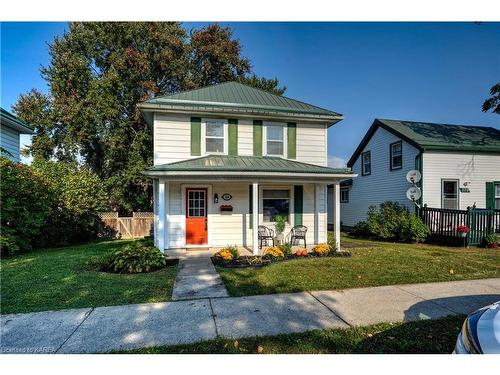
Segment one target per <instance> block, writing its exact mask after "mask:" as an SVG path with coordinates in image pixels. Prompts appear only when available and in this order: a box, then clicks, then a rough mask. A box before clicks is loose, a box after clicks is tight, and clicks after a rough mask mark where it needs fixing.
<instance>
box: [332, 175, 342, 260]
mask: <svg viewBox="0 0 500 375" xmlns="http://www.w3.org/2000/svg"><path fill="white" fill-rule="evenodd" d="M333 186H334V188H335V189H334V192H333V193H334V197H335V198H334V201H335V203H334V206H333V217H334V218H335V223H334V228H333V229H334V231H335V247H336V248H337V251H340V182H339V181H336V182H335V183H334V184H333Z"/></svg>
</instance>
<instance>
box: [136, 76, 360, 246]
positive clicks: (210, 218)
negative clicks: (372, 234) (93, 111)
mask: <svg viewBox="0 0 500 375" xmlns="http://www.w3.org/2000/svg"><path fill="white" fill-rule="evenodd" d="M139 108H140V109H141V111H142V112H143V114H144V116H145V119H146V121H147V122H148V124H150V125H151V126H153V134H154V150H153V152H154V165H153V166H152V167H151V168H150V169H149V170H147V171H146V172H145V173H146V175H148V176H149V177H151V178H152V179H153V181H154V184H153V187H154V213H155V228H154V229H155V242H156V245H157V246H158V247H159V248H160V249H161V250H164V249H178V248H188V247H189V248H195V247H201V248H203V247H219V246H225V245H228V244H229V245H232V244H235V245H238V246H245V247H247V248H248V249H251V250H252V251H253V253H254V254H257V253H259V248H258V240H257V230H254V229H256V228H257V227H258V226H259V225H265V226H268V227H271V228H273V227H274V222H273V219H274V216H275V215H277V214H279V215H282V216H285V217H286V219H287V226H286V229H285V233H284V234H285V235H287V234H288V233H289V231H290V229H291V228H292V227H293V226H294V225H305V226H307V228H308V231H307V238H306V239H307V244H308V245H312V244H317V243H322V242H326V241H327V185H328V184H334V185H335V186H337V191H338V192H339V184H340V181H342V180H345V179H348V178H352V177H355V175H354V174H352V173H351V172H350V170H349V169H345V168H344V169H333V168H328V167H327V129H328V128H329V127H330V126H331V125H334V124H335V123H337V122H338V121H340V120H342V116H341V115H340V114H338V113H335V112H332V111H329V110H325V109H322V108H319V107H316V106H313V105H310V104H306V103H303V102H299V101H296V100H293V99H289V98H286V97H283V96H278V95H273V94H271V93H268V92H265V91H262V90H258V89H255V88H252V87H249V86H246V85H243V84H240V83H236V82H228V83H223V84H219V85H214V86H209V87H205V88H201V89H198V90H192V91H186V92H181V93H178V94H173V95H167V96H162V97H157V98H154V99H151V100H148V101H146V102H144V103H141V104H140V105H139ZM337 208H338V207H337ZM335 229H336V230H337V236H336V240H337V241H340V236H339V234H340V232H339V231H340V224H339V225H337V227H336V228H335ZM339 244H340V242H338V245H339Z"/></svg>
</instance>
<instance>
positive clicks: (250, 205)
mask: <svg viewBox="0 0 500 375" xmlns="http://www.w3.org/2000/svg"><path fill="white" fill-rule="evenodd" d="M248 213H249V214H250V215H248V217H249V220H250V222H249V223H248V227H249V228H250V229H252V228H253V189H252V185H248Z"/></svg>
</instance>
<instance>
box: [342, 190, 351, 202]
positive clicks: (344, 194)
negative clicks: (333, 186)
mask: <svg viewBox="0 0 500 375" xmlns="http://www.w3.org/2000/svg"><path fill="white" fill-rule="evenodd" d="M340 203H349V188H348V187H341V188H340Z"/></svg>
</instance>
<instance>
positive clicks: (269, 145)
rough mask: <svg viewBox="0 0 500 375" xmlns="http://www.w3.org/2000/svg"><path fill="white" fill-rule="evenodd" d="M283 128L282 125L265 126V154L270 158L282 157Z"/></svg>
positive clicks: (283, 147)
mask: <svg viewBox="0 0 500 375" xmlns="http://www.w3.org/2000/svg"><path fill="white" fill-rule="evenodd" d="M284 132H285V128H284V126H282V125H271V124H268V125H267V126H266V154H267V155H270V156H284V149H285V146H284V145H285V141H284V139H285V137H284Z"/></svg>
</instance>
